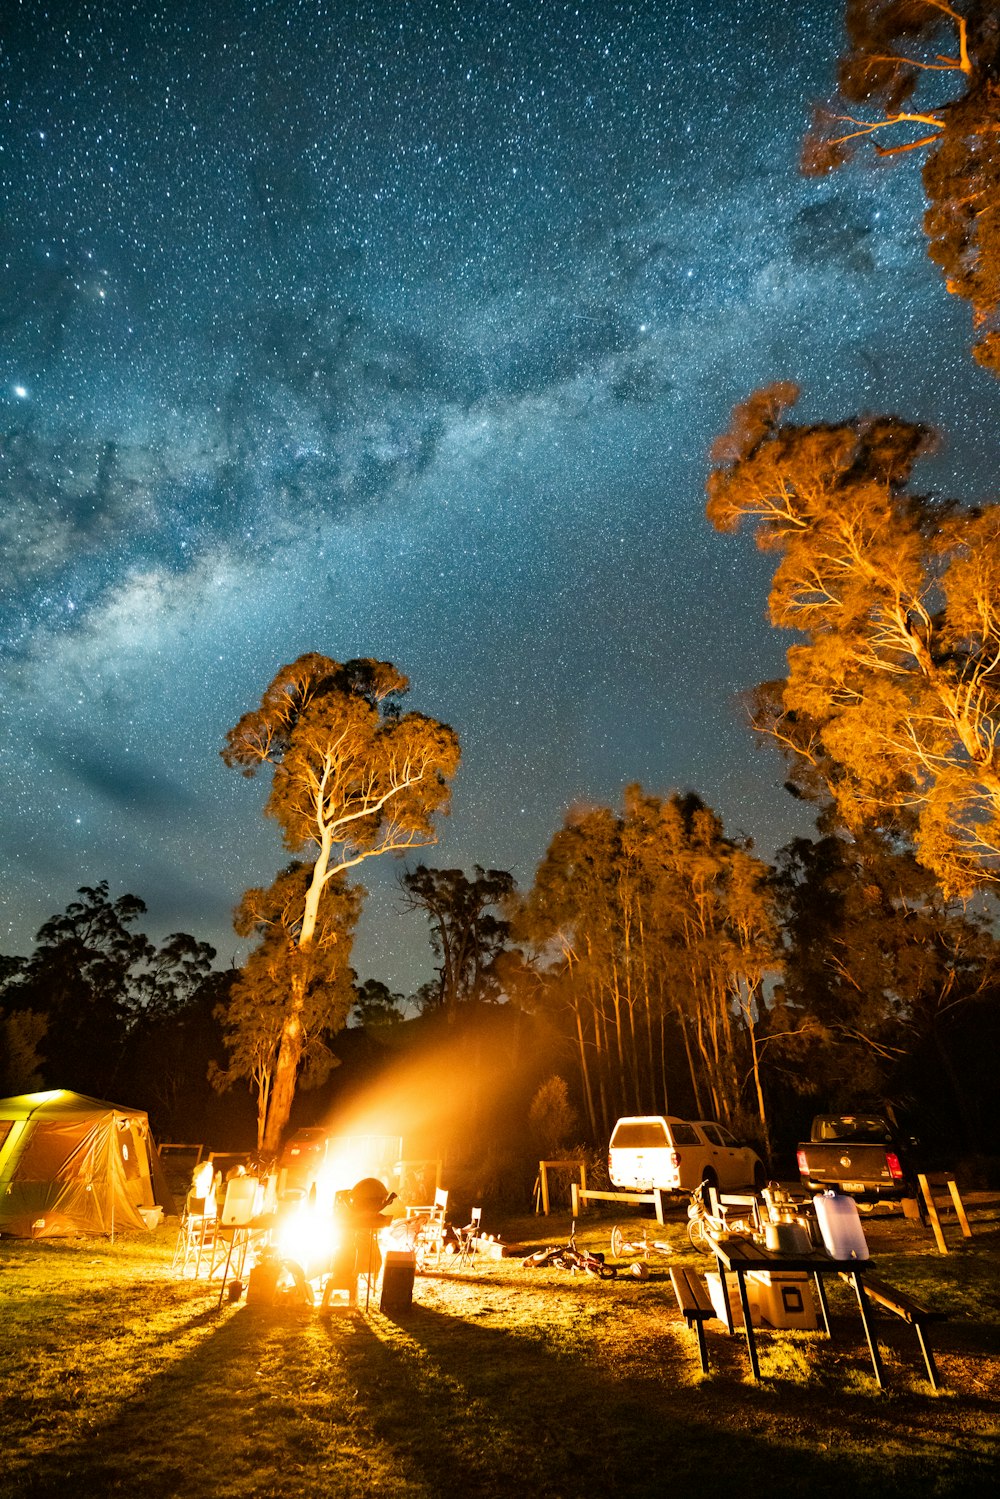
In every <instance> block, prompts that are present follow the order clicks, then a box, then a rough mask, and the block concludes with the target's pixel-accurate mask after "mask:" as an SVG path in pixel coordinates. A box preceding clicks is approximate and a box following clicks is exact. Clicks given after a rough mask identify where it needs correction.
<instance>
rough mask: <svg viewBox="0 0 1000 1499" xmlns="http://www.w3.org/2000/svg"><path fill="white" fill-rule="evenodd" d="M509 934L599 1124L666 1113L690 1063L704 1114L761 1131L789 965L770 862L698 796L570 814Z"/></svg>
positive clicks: (630, 797) (629, 795) (641, 799)
mask: <svg viewBox="0 0 1000 1499" xmlns="http://www.w3.org/2000/svg"><path fill="white" fill-rule="evenodd" d="M515 935H516V936H517V937H518V938H519V939H520V940H521V941H522V942H523V943H524V944H525V947H526V948H527V952H528V956H529V959H530V963H531V967H530V973H531V975H532V977H533V980H534V985H533V989H534V1003H535V1005H536V1006H537V1007H539V1008H542V1007H545V1006H548V1007H549V1009H550V1012H554V1013H555V1015H556V1016H561V1017H562V1019H563V1022H564V1024H565V1025H566V1027H567V1029H568V1030H569V1032H570V1034H571V1036H572V1038H573V1044H574V1049H575V1053H576V1059H577V1063H578V1066H579V1071H580V1078H581V1085H582V1086H581V1091H582V1094H583V1097H584V1100H585V1103H586V1107H587V1110H588V1115H589V1116H590V1121H591V1127H592V1128H594V1129H595V1133H596V1132H599V1131H602V1130H603V1131H606V1130H607V1128H608V1126H609V1124H610V1122H611V1121H612V1120H613V1119H614V1117H615V1116H616V1115H617V1114H620V1113H631V1112H640V1113H646V1112H650V1111H652V1110H654V1109H660V1108H666V1107H668V1093H669V1090H670V1088H671V1087H672V1086H674V1085H676V1084H678V1083H679V1082H683V1072H684V1071H686V1073H687V1084H688V1085H689V1087H690V1093H691V1095H692V1097H693V1099H694V1102H695V1107H696V1108H697V1110H698V1111H699V1112H700V1113H709V1112H711V1113H714V1114H715V1115H717V1116H718V1117H720V1118H722V1119H724V1120H726V1121H728V1122H730V1123H732V1124H735V1125H737V1126H742V1125H744V1124H746V1123H747V1122H748V1120H749V1119H753V1120H754V1121H756V1122H757V1123H759V1125H760V1131H761V1134H762V1135H763V1136H764V1138H765V1139H766V1137H767V1112H766V1103H765V1097H764V1085H763V1080H762V1074H761V1067H760V1038H761V1036H762V1033H764V1032H766V1031H767V1029H768V1007H767V1003H766V999H765V980H766V978H767V977H768V975H769V974H770V973H771V972H772V971H774V970H776V969H777V968H778V967H779V966H780V953H779V948H778V944H777V936H776V924H775V920H774V915H773V899H772V897H771V895H770V893H769V885H768V870H767V867H766V866H765V865H763V864H761V863H760V861H759V860H757V859H756V858H755V857H754V856H753V855H752V853H751V852H750V850H749V849H748V848H746V847H744V846H743V845H742V844H740V843H739V842H738V841H734V840H732V839H728V838H726V836H725V834H724V832H723V829H722V825H721V823H720V821H719V819H718V817H717V816H716V815H715V813H713V812H712V811H711V809H710V808H708V807H706V806H705V804H704V803H703V802H701V801H700V799H699V798H698V797H696V796H693V795H687V796H679V795H674V796H671V797H669V798H666V799H661V798H659V797H655V796H650V795H648V794H646V793H644V792H643V791H642V789H641V788H640V787H638V786H631V787H629V788H628V789H627V791H626V794H625V807H624V814H623V815H622V816H617V815H616V814H615V813H613V812H612V811H611V810H610V809H608V808H596V809H589V810H587V811H583V812H578V813H570V814H569V815H568V817H567V818H566V821H565V823H564V825H563V827H562V829H560V831H559V832H558V833H556V835H555V837H554V838H553V839H552V842H551V843H550V845H549V849H548V851H547V853H546V855H545V857H544V858H543V859H542V862H541V864H540V865H539V868H538V872H537V874H536V878H535V882H534V885H533V887H532V889H531V890H530V891H529V892H528V894H527V896H526V898H525V900H524V902H523V904H522V907H521V910H520V913H519V915H518V918H517V922H516V925H515ZM523 992H526V993H528V994H529V996H530V995H531V993H532V988H531V986H529V985H527V984H525V985H523ZM529 1002H531V1001H530V999H529Z"/></svg>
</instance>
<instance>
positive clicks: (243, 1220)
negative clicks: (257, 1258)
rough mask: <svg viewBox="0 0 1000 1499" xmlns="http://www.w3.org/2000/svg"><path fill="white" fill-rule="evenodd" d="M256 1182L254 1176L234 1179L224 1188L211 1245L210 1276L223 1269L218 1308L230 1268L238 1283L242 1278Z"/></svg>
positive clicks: (255, 1198) (248, 1244)
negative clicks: (217, 1223)
mask: <svg viewBox="0 0 1000 1499" xmlns="http://www.w3.org/2000/svg"><path fill="white" fill-rule="evenodd" d="M258 1186H259V1183H258V1181H257V1178H256V1177H255V1176H234V1177H233V1179H232V1181H230V1182H228V1183H227V1185H226V1196H225V1199H224V1201H223V1204H222V1216H221V1218H220V1220H219V1225H218V1227H217V1229H216V1233H215V1242H214V1243H213V1245H212V1263H211V1267H210V1270H209V1274H210V1275H215V1274H216V1272H217V1271H218V1270H219V1269H220V1268H221V1269H222V1287H221V1289H220V1291H219V1305H220V1306H221V1305H222V1297H223V1293H224V1292H225V1289H226V1284H227V1282H228V1279H229V1271H230V1268H232V1270H233V1274H234V1275H235V1277H236V1279H237V1280H242V1279H243V1266H244V1264H245V1262H246V1257H247V1250H248V1249H249V1247H250V1233H251V1230H250V1221H251V1219H252V1218H253V1216H254V1207H255V1205H256V1202H257V1190H258Z"/></svg>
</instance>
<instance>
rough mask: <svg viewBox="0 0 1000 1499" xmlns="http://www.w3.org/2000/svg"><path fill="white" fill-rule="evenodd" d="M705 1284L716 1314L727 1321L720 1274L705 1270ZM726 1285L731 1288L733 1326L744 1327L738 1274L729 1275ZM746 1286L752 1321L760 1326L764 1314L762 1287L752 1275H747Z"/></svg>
mask: <svg viewBox="0 0 1000 1499" xmlns="http://www.w3.org/2000/svg"><path fill="white" fill-rule="evenodd" d="M705 1284H706V1285H707V1286H708V1294H709V1295H710V1296H711V1298H712V1305H713V1306H714V1307H715V1311H716V1315H717V1316H719V1317H721V1318H722V1320H723V1321H725V1320H726V1303H725V1301H724V1299H723V1292H722V1284H721V1282H720V1279H719V1276H718V1275H717V1274H716V1272H715V1271H714V1270H708V1271H706V1272H705ZM726 1285H727V1287H728V1290H729V1305H730V1307H731V1308H732V1313H733V1326H734V1327H742V1326H743V1308H742V1306H741V1305H740V1288H739V1284H738V1282H737V1280H736V1276H735V1275H727V1276H726ZM746 1287H747V1300H748V1301H749V1303H750V1321H751V1323H752V1324H753V1326H754V1327H759V1326H760V1319H761V1315H762V1310H761V1302H760V1289H759V1287H758V1286H756V1285H755V1284H754V1278H753V1276H752V1275H748V1276H747V1278H746Z"/></svg>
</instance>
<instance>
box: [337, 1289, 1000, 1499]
mask: <svg viewBox="0 0 1000 1499" xmlns="http://www.w3.org/2000/svg"><path fill="white" fill-rule="evenodd" d="M371 1328H372V1335H371V1336H368V1337H361V1338H359V1339H357V1340H356V1341H355V1343H354V1344H353V1346H352V1348H351V1349H350V1350H349V1352H348V1355H347V1357H348V1363H349V1366H350V1367H352V1368H353V1369H354V1370H355V1373H356V1377H357V1380H358V1390H359V1399H362V1400H364V1402H365V1403H366V1405H367V1408H368V1412H369V1415H370V1419H371V1423H372V1427H373V1429H374V1431H375V1432H377V1434H378V1435H379V1437H380V1438H381V1439H382V1440H383V1441H386V1442H388V1443H390V1444H391V1445H393V1446H395V1447H396V1448H397V1450H398V1451H399V1452H400V1454H401V1455H402V1456H404V1457H405V1459H406V1461H407V1462H408V1463H410V1464H413V1463H414V1462H416V1463H419V1464H420V1465H421V1467H422V1469H423V1473H424V1477H425V1479H426V1480H427V1483H428V1486H429V1487H430V1488H432V1489H436V1491H437V1492H439V1493H442V1494H451V1493H453V1492H454V1493H456V1494H458V1493H464V1494H466V1495H468V1494H474V1495H477V1496H482V1499H488V1496H493V1495H497V1496H500V1495H505V1496H509V1495H510V1494H511V1493H530V1494H532V1495H536V1496H560V1499H562V1496H570V1495H579V1494H583V1495H592V1494H600V1495H602V1496H614V1499H652V1496H662V1495H663V1494H664V1492H666V1490H667V1489H668V1488H669V1489H670V1490H672V1491H676V1492H682V1491H683V1486H684V1485H685V1484H690V1485H692V1486H697V1487H699V1488H700V1487H703V1486H704V1482H705V1477H706V1474H708V1473H712V1472H718V1473H724V1474H725V1475H726V1486H727V1487H728V1488H731V1489H732V1488H734V1487H735V1489H736V1491H740V1490H741V1489H744V1488H746V1489H748V1490H751V1489H753V1488H755V1487H757V1486H758V1485H766V1488H767V1492H768V1494H769V1496H774V1495H785V1494H789V1495H791V1494H796V1495H800V1494H801V1493H802V1492H803V1491H807V1492H809V1493H810V1496H811V1499H818V1496H834V1495H836V1496H838V1499H842V1496H843V1495H844V1493H849V1492H853V1493H857V1494H878V1495H880V1496H883V1495H885V1496H894V1495H900V1496H902V1495H907V1496H909V1499H912V1496H913V1495H914V1494H922V1493H930V1492H934V1493H935V1494H948V1493H956V1494H958V1493H961V1494H973V1493H975V1494H978V1493H983V1494H986V1493H992V1492H993V1491H994V1483H993V1470H992V1468H991V1467H989V1468H988V1467H987V1466H986V1463H985V1461H984V1463H983V1465H982V1466H981V1467H980V1465H979V1463H978V1460H977V1459H976V1458H974V1457H970V1458H968V1459H967V1460H965V1461H962V1460H961V1459H960V1460H959V1462H958V1463H956V1464H955V1465H954V1466H953V1467H952V1468H950V1469H949V1466H948V1463H949V1454H948V1453H947V1452H944V1453H942V1451H941V1450H940V1449H939V1448H938V1449H934V1448H933V1446H931V1445H925V1444H924V1443H922V1442H921V1441H920V1440H919V1434H916V1433H915V1436H917V1437H918V1439H917V1440H916V1441H915V1442H914V1450H913V1451H912V1452H910V1453H908V1454H898V1453H897V1454H896V1455H895V1456H894V1458H893V1459H892V1461H891V1462H889V1461H888V1460H886V1461H880V1454H879V1451H878V1446H877V1443H878V1440H879V1435H878V1434H879V1432H881V1433H883V1434H884V1433H885V1432H886V1431H887V1430H890V1431H891V1430H892V1425H893V1418H892V1415H891V1413H890V1412H889V1411H888V1410H886V1409H885V1408H884V1406H883V1405H882V1404H881V1402H880V1399H879V1397H877V1396H876V1397H874V1399H873V1400H872V1401H871V1402H865V1403H866V1404H869V1403H870V1404H871V1406H872V1409H871V1411H870V1412H866V1413H865V1415H864V1416H863V1417H862V1419H861V1421H860V1422H859V1423H858V1425H859V1426H860V1427H861V1428H862V1431H861V1432H858V1431H855V1432H854V1433H853V1435H852V1442H853V1446H854V1450H853V1451H850V1450H847V1451H845V1450H844V1447H843V1446H841V1445H840V1443H839V1442H837V1440H836V1435H835V1436H834V1440H833V1441H832V1442H831V1441H830V1440H829V1433H825V1436H826V1438H827V1440H826V1441H825V1445H826V1447H827V1449H828V1450H827V1451H824V1452H821V1451H818V1450H815V1448H816V1447H818V1446H819V1442H818V1440H817V1442H816V1443H815V1444H814V1446H813V1448H810V1446H809V1445H807V1444H806V1443H805V1442H804V1441H803V1440H802V1437H801V1432H802V1430H803V1429H808V1428H809V1426H811V1425H812V1424H813V1422H814V1420H815V1417H816V1411H815V1409H812V1410H811V1409H810V1392H809V1390H808V1389H805V1390H798V1389H794V1390H792V1391H791V1392H789V1391H787V1390H784V1389H783V1390H781V1391H780V1392H778V1393H775V1392H774V1391H773V1390H771V1389H769V1388H768V1387H767V1386H762V1387H758V1388H751V1387H749V1386H747V1385H746V1384H744V1383H741V1382H730V1377H729V1376H728V1375H727V1376H726V1378H725V1380H712V1381H711V1382H701V1381H697V1382H691V1381H690V1378H689V1374H688V1372H686V1371H687V1369H688V1367H689V1365H688V1362H687V1360H688V1358H693V1357H694V1356H695V1355H694V1350H693V1347H691V1348H688V1346H687V1344H686V1343H685V1344H684V1345H683V1348H684V1353H685V1358H684V1360H683V1364H682V1368H683V1371H684V1372H681V1373H680V1374H678V1373H677V1372H676V1369H675V1370H674V1371H672V1370H671V1362H674V1363H676V1362H677V1361H676V1359H674V1358H673V1357H672V1350H671V1351H668V1350H667V1349H666V1348H664V1364H663V1366H661V1367H658V1368H655V1369H650V1370H649V1371H648V1372H646V1373H638V1374H637V1373H635V1372H634V1371H633V1372H631V1373H629V1372H624V1371H622V1372H618V1371H615V1370H614V1369H607V1368H602V1367H601V1366H600V1361H599V1357H598V1358H595V1359H594V1360H589V1359H588V1360H586V1361H583V1360H582V1359H581V1357H580V1356H579V1354H578V1353H576V1354H574V1353H569V1352H565V1351H561V1350H559V1349H558V1348H557V1347H553V1346H550V1345H549V1344H547V1343H546V1342H545V1341H544V1340H543V1337H542V1335H541V1332H540V1330H537V1329H536V1330H535V1332H534V1334H531V1333H528V1334H526V1332H525V1330H524V1329H523V1327H522V1328H521V1329H520V1330H505V1329H498V1328H496V1327H484V1326H481V1325H477V1324H476V1323H470V1322H468V1321H466V1320H463V1319H461V1318H458V1317H452V1316H449V1315H447V1314H446V1313H442V1312H440V1311H437V1310H433V1309H430V1308H427V1307H421V1306H414V1307H413V1308H412V1310H411V1311H410V1312H409V1313H408V1314H407V1315H406V1316H405V1317H401V1318H399V1319H398V1320H396V1321H392V1322H390V1321H389V1319H386V1318H381V1317H379V1316H377V1315H376V1316H373V1318H372V1319H371ZM683 1336H684V1338H685V1339H686V1337H687V1334H686V1333H684V1334H683ZM817 1397H818V1399H819V1401H820V1404H821V1409H822V1411H823V1412H824V1414H825V1415H829V1407H828V1396H827V1392H816V1391H814V1392H813V1395H812V1400H813V1402H815V1401H816V1399H817ZM855 1403H856V1402H855ZM849 1409H850V1402H847V1406H846V1408H845V1407H843V1406H842V1407H841V1412H842V1415H843V1416H844V1417H845V1419H846V1420H847V1421H848V1423H849V1424H854V1423H853V1421H852V1414H853V1416H854V1417H855V1418H856V1416H857V1414H858V1413H857V1411H855V1412H853V1413H852V1414H849ZM797 1415H798V1417H799V1418H804V1419H800V1421H798V1422H797V1420H796V1417H797ZM765 1424H766V1426H767V1428H768V1430H767V1432H765V1431H764V1430H763V1426H764V1425H765ZM865 1424H868V1425H870V1427H871V1432H870V1439H871V1450H870V1452H868V1453H865V1451H864V1444H865V1437H864V1434H863V1428H864V1426H865ZM933 1425H934V1420H933V1415H932V1413H931V1412H930V1411H928V1412H927V1426H928V1428H930V1429H932V1428H933ZM859 1448H860V1449H861V1452H860V1454H859V1451H858V1449H859ZM959 1466H961V1468H962V1472H961V1473H959V1472H958V1471H957V1468H958V1467H959ZM442 1476H446V1481H445V1483H444V1484H443V1485H442Z"/></svg>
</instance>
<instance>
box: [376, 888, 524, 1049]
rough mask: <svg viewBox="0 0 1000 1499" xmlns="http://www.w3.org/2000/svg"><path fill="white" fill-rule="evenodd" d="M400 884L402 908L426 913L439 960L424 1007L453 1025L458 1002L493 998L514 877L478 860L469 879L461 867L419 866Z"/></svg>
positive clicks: (432, 947) (512, 893)
mask: <svg viewBox="0 0 1000 1499" xmlns="http://www.w3.org/2000/svg"><path fill="white" fill-rule="evenodd" d="M399 883H400V886H401V888H402V890H403V893H404V905H405V909H407V910H410V911H419V912H421V913H422V914H423V915H424V916H426V918H427V921H428V923H429V925H430V936H431V949H432V951H433V953H434V956H435V957H436V958H437V959H438V964H439V966H438V969H437V982H436V983H435V984H433V985H432V986H431V987H430V989H429V991H428V994H427V999H428V1007H429V1008H433V1009H440V1010H442V1011H443V1012H444V1013H445V1015H446V1016H447V1018H448V1020H449V1022H452V1023H453V1022H454V1020H455V1017H456V1014H457V1013H458V1009H459V1006H460V1005H462V1004H467V1003H469V1002H470V1001H476V1000H479V1001H482V1000H488V999H491V998H495V997H496V994H497V982H496V975H495V969H494V963H495V960H496V958H497V956H498V955H499V954H500V953H501V952H502V951H503V949H504V947H505V946H506V943H507V939H508V937H509V935H510V923H509V921H508V919H507V916H506V915H505V912H506V911H507V909H508V908H509V906H510V903H511V900H512V898H513V895H514V877H513V875H511V874H508V873H507V871H506V870H503V869H489V870H487V869H483V868H482V867H481V866H480V865H478V864H477V865H476V868H475V872H474V874H473V876H472V878H471V879H470V878H469V876H468V875H467V874H465V873H464V872H463V871H462V870H461V869H431V868H429V867H428V866H427V865H426V864H418V865H416V867H415V868H413V869H409V870H407V871H406V873H405V874H403V875H402V876H401V878H400V882H399Z"/></svg>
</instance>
